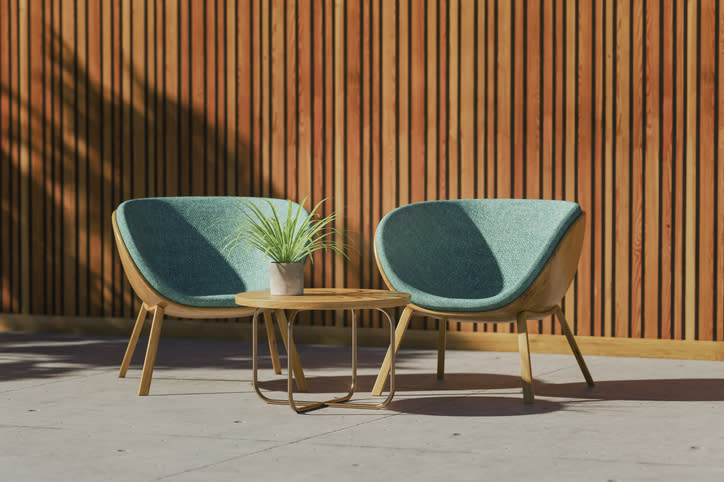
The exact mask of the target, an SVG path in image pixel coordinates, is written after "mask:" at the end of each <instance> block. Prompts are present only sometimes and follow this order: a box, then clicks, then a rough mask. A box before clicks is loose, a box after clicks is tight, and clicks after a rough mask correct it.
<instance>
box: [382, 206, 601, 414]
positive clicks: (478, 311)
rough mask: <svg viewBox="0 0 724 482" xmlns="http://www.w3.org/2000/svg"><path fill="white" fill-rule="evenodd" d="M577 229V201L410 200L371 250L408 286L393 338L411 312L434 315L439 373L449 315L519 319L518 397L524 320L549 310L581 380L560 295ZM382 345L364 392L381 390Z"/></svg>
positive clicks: (386, 274) (527, 371)
mask: <svg viewBox="0 0 724 482" xmlns="http://www.w3.org/2000/svg"><path fill="white" fill-rule="evenodd" d="M584 233H585V213H584V212H583V211H581V208H580V206H579V205H578V204H576V203H572V202H565V201H547V200H527V199H466V200H449V201H428V202H420V203H414V204H408V205H406V206H402V207H400V208H397V209H395V210H394V211H391V212H390V213H388V214H387V215H386V216H385V217H384V218H383V219H382V220H381V221H380V224H379V226H378V228H377V231H376V233H375V256H376V259H377V266H378V267H379V270H380V272H381V274H382V278H383V279H384V281H385V283H386V284H387V286H388V287H389V288H390V289H391V290H396V291H401V292H406V293H410V295H411V302H410V304H409V305H407V307H405V309H404V311H403V312H402V315H401V317H400V320H399V322H398V324H397V329H396V332H395V347H394V349H395V350H397V349H398V348H399V346H400V342H401V340H402V336H403V335H404V333H405V330H406V329H407V326H408V324H409V322H410V318H411V317H412V316H413V315H422V316H428V317H432V318H437V319H439V320H440V333H439V336H438V340H439V343H438V378H442V377H443V374H444V363H445V330H446V325H447V321H448V320H451V321H486V322H511V321H515V322H516V323H517V327H518V349H519V352H520V365H521V374H522V376H521V378H522V383H523V397H524V400H525V402H526V403H532V402H533V401H534V399H535V396H534V391H533V380H532V374H531V364H530V352H529V344H528V331H527V320H536V319H542V318H545V317H548V316H550V315H551V314H555V315H556V317H557V318H558V321H559V322H560V324H561V328H562V330H563V333H564V335H565V336H566V338H567V340H568V343H569V345H570V347H571V349H572V350H573V354H574V355H575V357H576V360H577V361H578V365H579V366H580V368H581V371H582V372H583V376H584V377H585V379H586V381H587V383H588V385H589V386H593V379H592V378H591V374H590V373H589V371H588V368H587V367H586V363H585V361H584V360H583V356H582V355H581V352H580V350H579V349H578V345H577V344H576V340H575V338H574V337H573V334H572V332H571V330H570V328H569V326H568V323H566V319H565V317H564V315H563V312H562V310H561V308H560V306H559V303H560V301H561V299H562V298H563V296H564V295H565V293H566V290H567V289H568V286H569V285H570V283H571V281H572V280H573V277H574V275H575V273H576V268H577V265H578V258H579V256H580V253H581V247H582V245H583V237H584ZM389 366H390V353H389V350H388V353H387V357H386V358H385V361H384V363H383V366H382V369H381V370H380V373H379V375H378V377H377V381H376V383H375V386H374V388H373V390H372V393H373V394H375V395H379V394H380V393H381V392H382V389H383V387H384V384H385V381H386V379H387V375H388V373H389V369H390V368H389Z"/></svg>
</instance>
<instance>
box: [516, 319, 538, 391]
mask: <svg viewBox="0 0 724 482" xmlns="http://www.w3.org/2000/svg"><path fill="white" fill-rule="evenodd" d="M518 352H519V353H520V378H521V381H522V382H523V400H524V401H525V403H533V402H535V394H534V393H533V372H532V370H531V367H530V346H529V344H528V320H527V319H526V317H525V313H519V314H518Z"/></svg>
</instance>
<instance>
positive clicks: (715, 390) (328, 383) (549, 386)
mask: <svg viewBox="0 0 724 482" xmlns="http://www.w3.org/2000/svg"><path fill="white" fill-rule="evenodd" d="M375 378H376V377H375V376H374V375H362V376H358V389H357V391H358V392H359V393H365V392H369V391H371V389H372V385H373V384H374V382H375ZM307 382H308V384H309V389H310V392H319V393H337V392H343V391H344V390H345V389H346V387H347V386H348V385H349V382H350V377H344V376H329V377H308V378H307ZM395 383H396V385H397V388H396V397H398V396H400V395H403V394H404V393H405V392H414V393H415V394H418V393H420V392H440V391H471V390H476V391H481V392H484V391H485V390H499V389H511V390H516V391H517V390H521V384H520V378H519V377H518V376H512V375H496V374H488V373H449V374H446V375H445V379H444V380H437V379H436V378H435V375H430V374H420V375H410V374H403V375H397V376H396V377H395ZM533 383H534V389H535V394H536V396H541V397H553V398H573V399H582V400H632V401H633V400H636V401H657V402H709V401H710V402H720V401H724V382H723V381H722V379H720V378H692V379H651V380H604V381H599V382H596V386H594V387H588V386H587V385H586V382H585V381H581V382H580V383H579V382H576V383H547V382H544V381H541V380H534V382H533ZM260 386H261V387H262V388H263V389H265V390H270V391H274V392H285V391H286V389H287V382H286V378H284V379H281V378H280V379H275V380H270V381H265V382H261V383H260ZM459 396H460V395H459V394H457V395H454V394H451V397H459ZM440 398H441V399H444V398H445V397H440ZM485 398H486V399H487V397H485Z"/></svg>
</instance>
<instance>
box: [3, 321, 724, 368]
mask: <svg viewBox="0 0 724 482" xmlns="http://www.w3.org/2000/svg"><path fill="white" fill-rule="evenodd" d="M133 321H134V320H133V319H130V318H100V317H70V316H44V315H20V314H3V313H0V332H1V331H25V332H44V333H71V334H83V335H118V336H129V335H130V333H131V330H132V328H133ZM149 325H150V322H147V323H146V327H145V331H146V332H147V330H148V326H149ZM262 327H263V324H262ZM163 336H169V337H181V338H184V337H191V338H209V339H224V340H246V341H249V340H251V323H246V322H238V321H233V320H229V321H223V320H218V321H216V320H215V321H190V320H174V319H169V320H165V321H164V325H163ZM388 336H389V335H388V332H387V330H384V329H381V328H360V329H359V337H358V339H359V344H360V345H366V346H386V345H387V343H388V338H387V337H388ZM294 337H295V340H296V341H297V342H298V343H309V344H324V345H342V344H349V343H350V341H351V334H350V331H349V330H348V329H345V328H338V327H321V326H299V327H296V328H295V333H294ZM529 339H530V349H531V352H533V353H561V354H568V353H570V348H569V347H568V343H567V342H566V339H565V337H564V336H563V335H536V334H531V335H530V336H529ZM576 341H577V342H578V346H579V347H580V349H581V351H582V352H583V354H584V356H585V355H602V356H622V357H641V358H678V359H689V360H718V361H724V342H721V341H689V340H651V339H640V338H610V337H597V336H577V337H576ZM402 346H403V347H408V348H428V349H432V350H434V349H437V331H436V330H433V331H423V330H408V331H407V333H406V334H405V338H404V340H403V343H402ZM447 348H448V349H450V350H481V351H508V352H516V351H518V337H517V335H516V334H515V333H480V332H454V331H453V332H449V333H448V335H447Z"/></svg>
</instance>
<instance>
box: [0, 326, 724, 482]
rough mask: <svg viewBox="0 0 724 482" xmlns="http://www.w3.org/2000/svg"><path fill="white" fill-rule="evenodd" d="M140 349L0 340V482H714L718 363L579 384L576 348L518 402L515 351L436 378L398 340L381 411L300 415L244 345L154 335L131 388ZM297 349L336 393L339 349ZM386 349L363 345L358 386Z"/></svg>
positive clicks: (455, 366)
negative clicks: (154, 353) (256, 481)
mask: <svg viewBox="0 0 724 482" xmlns="http://www.w3.org/2000/svg"><path fill="white" fill-rule="evenodd" d="M144 343H145V340H141V343H139V349H138V350H137V353H136V357H135V358H134V363H133V365H132V367H131V370H130V371H129V373H128V377H127V378H125V379H119V378H117V377H116V372H117V369H118V365H119V362H120V359H121V357H122V355H123V351H124V349H125V344H126V339H122V338H115V337H98V336H92V337H91V336H84V337H80V336H70V335H46V334H22V333H0V479H1V480H3V481H49V480H73V481H101V480H133V481H145V480H148V481H151V480H171V481H187V480H188V481H223V480H253V479H252V478H254V477H259V478H261V477H264V480H268V481H277V480H280V481H281V480H294V481H297V480H315V481H319V480H345V481H347V480H365V481H367V480H386V479H388V478H394V480H412V479H414V480H417V481H419V480H436V481H438V480H449V481H464V480H475V481H480V480H523V479H530V478H535V479H536V480H555V481H559V480H586V481H609V480H616V481H619V480H672V481H683V480H687V481H688V480H716V481H721V480H724V456H723V454H724V363H721V362H702V361H681V360H652V359H633V358H607V357H593V356H589V357H586V360H587V362H588V366H589V368H590V370H591V372H592V374H593V377H594V379H595V380H596V382H597V385H596V387H595V388H592V389H589V388H587V387H586V385H585V383H584V382H583V378H582V376H581V374H580V372H579V370H578V367H577V365H576V362H575V360H574V358H573V356H564V355H535V354H534V355H533V374H534V377H535V379H536V383H535V390H536V395H537V402H536V403H535V404H534V405H525V404H523V402H522V395H521V389H520V381H519V377H518V375H519V359H518V355H517V354H516V353H484V352H464V351H449V352H448V357H447V376H446V378H445V380H444V381H442V382H438V381H437V380H436V379H435V376H434V375H433V373H434V371H435V367H436V355H435V353H434V352H432V351H427V350H403V351H401V353H400V357H399V361H398V377H397V383H398V392H397V394H396V396H395V399H394V400H393V402H392V404H391V405H390V406H389V407H388V409H386V410H380V411H363V410H351V409H348V410H345V409H341V408H325V409H322V410H317V411H314V412H310V413H308V414H305V415H297V414H295V413H293V412H292V411H291V410H290V409H289V407H286V406H275V405H267V404H265V403H264V402H262V401H261V400H260V399H259V398H258V397H257V395H256V394H255V393H254V391H253V389H252V387H251V383H250V380H251V345H250V344H249V343H245V342H231V341H229V342H226V341H210V340H194V339H172V338H163V339H162V340H161V345H160V349H159V355H158V359H157V365H156V370H155V373H154V375H155V376H154V379H153V384H152V386H151V395H150V396H148V397H138V396H136V391H137V389H138V383H139V377H140V367H141V363H142V357H143V351H145V344H144ZM262 348H263V350H262V353H264V355H266V354H267V350H266V348H265V347H262ZM299 351H300V356H301V359H302V363H303V365H304V368H305V371H306V374H307V377H308V380H309V383H310V389H311V391H313V392H315V393H316V394H317V395H318V396H321V397H329V396H331V395H332V393H336V392H343V391H344V386H345V384H346V383H347V380H348V378H347V376H348V373H349V358H350V354H349V348H348V347H336V346H316V345H301V346H299ZM383 355H384V351H383V350H382V349H379V348H367V347H361V348H360V374H361V377H360V382H361V387H360V390H361V391H365V390H366V391H369V389H370V388H371V385H372V383H373V381H374V378H375V374H376V370H377V367H378V366H379V363H380V362H381V359H382V356H383ZM263 366H264V368H265V369H264V370H262V372H261V373H260V378H261V379H263V380H269V381H267V382H265V383H264V387H265V388H266V389H267V390H269V392H270V393H271V394H272V395H273V396H278V397H284V396H285V390H286V382H285V378H283V377H280V376H275V375H274V374H273V373H272V372H271V370H270V369H269V367H270V363H269V358H268V356H265V359H264V360H263ZM311 396H312V395H310V397H311ZM360 396H361V398H362V399H365V400H371V397H369V394H368V393H361V395H360Z"/></svg>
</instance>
